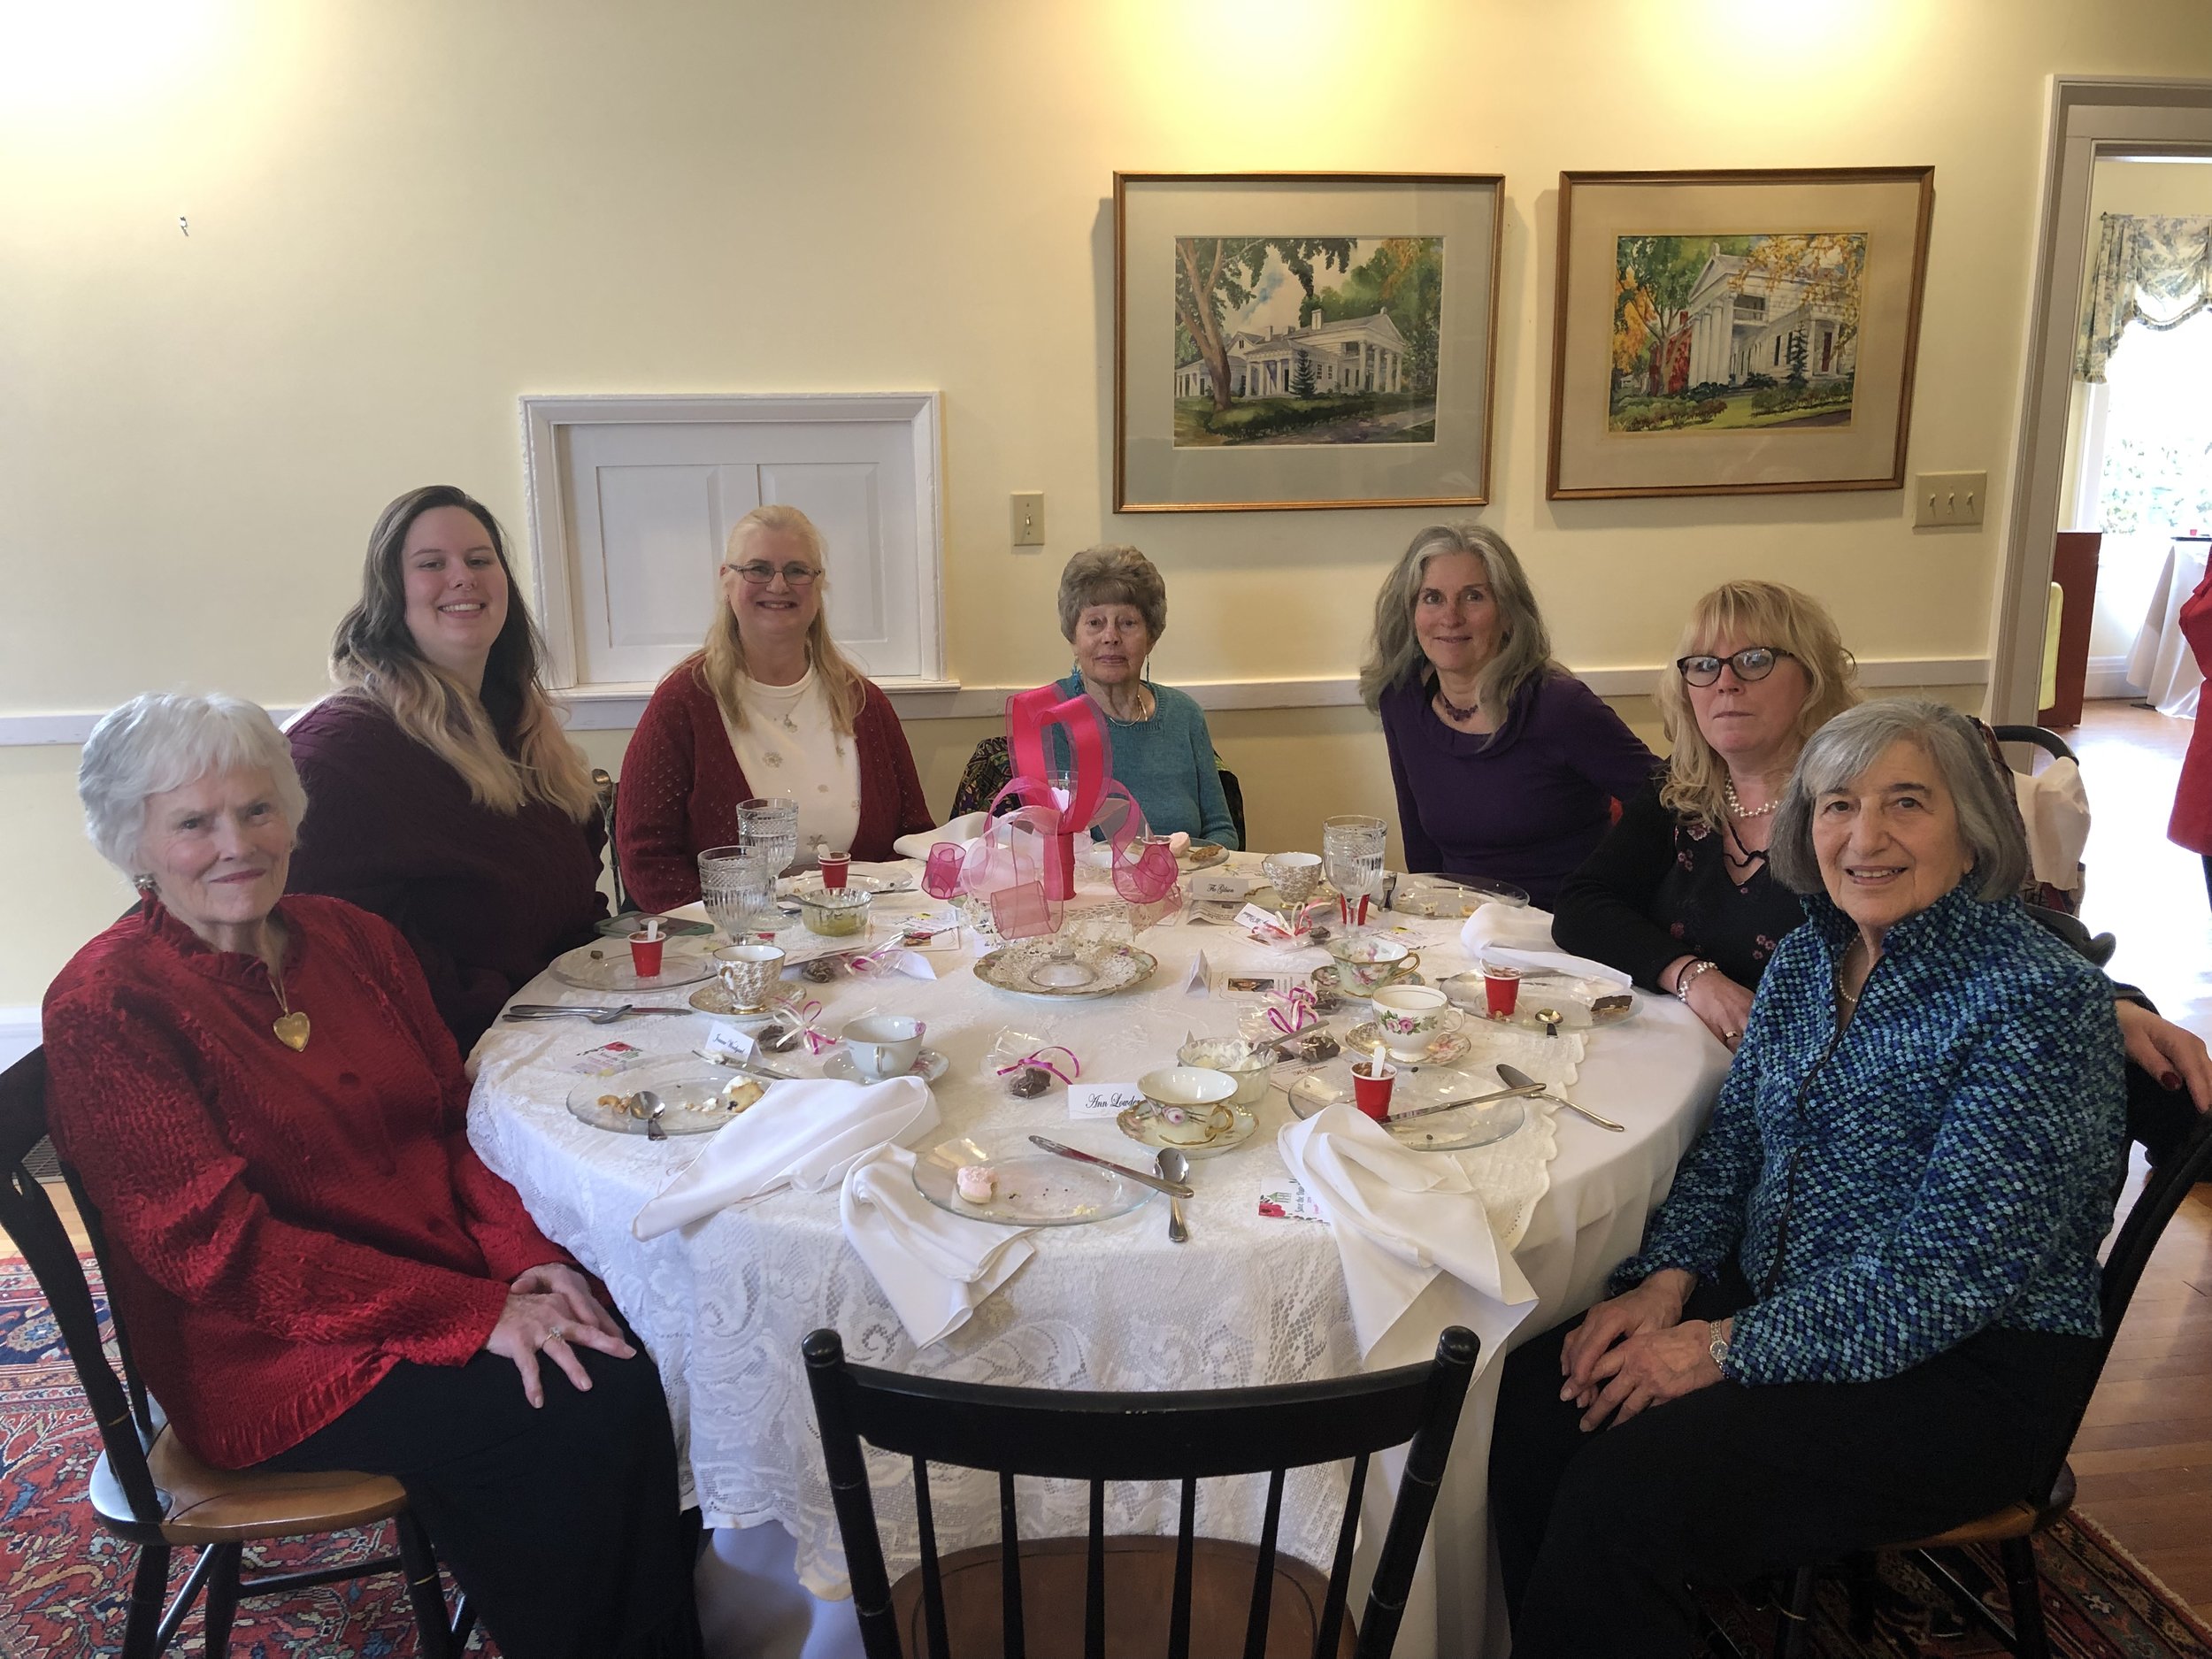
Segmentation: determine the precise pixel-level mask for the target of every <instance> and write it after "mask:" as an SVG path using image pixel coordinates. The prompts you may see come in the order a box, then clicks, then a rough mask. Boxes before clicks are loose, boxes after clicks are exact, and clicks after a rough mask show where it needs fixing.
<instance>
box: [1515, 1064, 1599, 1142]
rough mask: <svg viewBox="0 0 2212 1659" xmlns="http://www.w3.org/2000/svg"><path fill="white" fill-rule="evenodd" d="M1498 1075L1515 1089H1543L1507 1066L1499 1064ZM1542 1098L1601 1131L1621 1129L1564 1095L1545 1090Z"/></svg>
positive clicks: (1534, 1081) (1535, 1081)
mask: <svg viewBox="0 0 2212 1659" xmlns="http://www.w3.org/2000/svg"><path fill="white" fill-rule="evenodd" d="M1498 1075H1499V1076H1500V1077H1502V1078H1503V1079H1505V1080H1506V1081H1507V1082H1509V1083H1510V1084H1512V1085H1513V1087H1515V1088H1543V1087H1544V1086H1543V1085H1542V1084H1540V1083H1539V1082H1538V1081H1537V1080H1536V1079H1534V1078H1532V1077H1531V1076H1530V1075H1529V1074H1528V1073H1527V1072H1525V1071H1517V1070H1516V1069H1515V1068H1514V1067H1512V1066H1509V1065H1504V1064H1501V1065H1500V1066H1499V1067H1498ZM1543 1098H1544V1099H1546V1100H1555V1101H1557V1102H1559V1103H1560V1104H1561V1105H1562V1106H1564V1107H1565V1108H1566V1109H1567V1110H1569V1111H1571V1112H1580V1113H1581V1114H1582V1115H1583V1116H1584V1117H1585V1118H1588V1119H1589V1120H1590V1121H1591V1122H1592V1123H1594V1124H1595V1125H1597V1126H1598V1127H1599V1128H1601V1129H1614V1130H1619V1129H1621V1125H1619V1124H1617V1123H1615V1122H1614V1121H1613V1120H1612V1119H1611V1118H1601V1117H1599V1116H1598V1115H1597V1113H1595V1112H1594V1111H1592V1110H1590V1109H1589V1108H1588V1107H1587V1106H1578V1105H1576V1104H1575V1103H1574V1102H1572V1101H1571V1100H1569V1099H1568V1098H1567V1097H1566V1096H1565V1095H1564V1094H1552V1093H1551V1092H1550V1091H1549V1090H1548V1089H1546V1090H1545V1092H1544V1095H1543Z"/></svg>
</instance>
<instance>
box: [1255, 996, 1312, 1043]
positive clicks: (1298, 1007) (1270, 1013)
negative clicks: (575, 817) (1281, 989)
mask: <svg viewBox="0 0 2212 1659" xmlns="http://www.w3.org/2000/svg"><path fill="white" fill-rule="evenodd" d="M1279 1001H1280V1004H1281V1005H1280V1006H1279V1007H1276V1008H1271V1009H1269V1010H1267V1023H1268V1024H1269V1025H1272V1026H1274V1027H1275V1029H1276V1030H1277V1031H1279V1032H1281V1033H1283V1035H1284V1036H1286V1037H1287V1036H1289V1035H1290V1034H1291V1033H1293V1032H1294V1031H1302V1030H1304V1029H1305V1028H1306V1027H1307V1026H1308V1025H1317V1024H1318V1023H1319V1021H1320V1018H1321V1011H1320V1010H1319V1009H1317V1007H1315V1005H1314V1001H1313V993H1312V992H1311V991H1309V990H1308V989H1306V987H1304V986H1302V985H1301V986H1296V987H1293V988H1292V989H1291V990H1289V991H1288V992H1286V993H1285V994H1284V995H1283V996H1282V997H1281V998H1280V999H1279Z"/></svg>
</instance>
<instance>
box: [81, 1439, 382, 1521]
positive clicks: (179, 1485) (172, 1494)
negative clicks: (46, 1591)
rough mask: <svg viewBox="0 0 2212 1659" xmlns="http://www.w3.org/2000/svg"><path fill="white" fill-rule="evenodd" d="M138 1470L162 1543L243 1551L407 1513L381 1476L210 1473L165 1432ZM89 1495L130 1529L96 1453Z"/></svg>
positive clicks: (126, 1502) (104, 1513) (124, 1506)
mask: <svg viewBox="0 0 2212 1659" xmlns="http://www.w3.org/2000/svg"><path fill="white" fill-rule="evenodd" d="M146 1466H147V1468H148V1469H149V1470H150V1471H151V1472H152V1474H153V1477H154V1485H155V1486H156V1487H157V1489H158V1490H159V1492H160V1494H161V1497H162V1517H163V1518H162V1523H161V1527H160V1533H161V1540H162V1541H163V1542H164V1543H166V1544H181V1545H199V1544H250V1543H253V1542H255V1541H256V1540H260V1539H265V1538H291V1537H296V1536H298V1535H299V1534H301V1533H304V1532H340V1531H342V1530H343V1529H345V1528H347V1527H349V1526H369V1525H374V1524H375V1523H376V1522H378V1521H388V1520H390V1519H391V1518H392V1517H394V1516H396V1515H398V1514H401V1513H402V1512H403V1511H404V1510H405V1509H406V1508H407V1494H406V1491H405V1490H404V1489H403V1487H402V1486H400V1484H399V1482H398V1481H396V1480H394V1479H391V1478H389V1477H388V1476H386V1475H364V1474H357V1473H355V1472H354V1471H351V1470H331V1471H321V1472H317V1471H301V1472H297V1473H276V1472H273V1471H260V1470H251V1469H218V1468H216V1467H215V1466H214V1465H213V1464H211V1463H202V1462H201V1461H200V1460H199V1459H198V1458H197V1457H195V1456H194V1455H192V1454H191V1453H190V1452H189V1451H188V1450H186V1449H185V1445H184V1442H183V1441H182V1440H179V1439H178V1438H177V1436H176V1432H175V1431H174V1430H173V1429H170V1428H167V1427H164V1428H163V1429H162V1430H161V1432H159V1433H157V1434H156V1435H155V1436H154V1443H153V1444H152V1445H151V1446H150V1447H149V1448H147V1451H146ZM91 1495H92V1507H93V1508H94V1509H96V1510H98V1511H99V1514H100V1518H101V1519H102V1520H104V1521H105V1522H107V1523H108V1525H111V1526H113V1527H115V1528H116V1529H117V1530H119V1531H123V1532H128V1531H131V1530H134V1529H135V1527H136V1525H137V1523H136V1521H135V1520H134V1517H133V1516H132V1514H131V1505H130V1499H129V1498H128V1497H127V1495H126V1494H125V1493H124V1491H123V1483H122V1482H121V1481H120V1480H119V1479H116V1476H115V1473H114V1471H113V1470H112V1469H111V1468H110V1467H109V1464H108V1458H107V1454H106V1453H104V1452H103V1453H102V1454H101V1455H100V1461H99V1462H98V1463H96V1465H95V1466H94V1468H93V1471H92V1480H91Z"/></svg>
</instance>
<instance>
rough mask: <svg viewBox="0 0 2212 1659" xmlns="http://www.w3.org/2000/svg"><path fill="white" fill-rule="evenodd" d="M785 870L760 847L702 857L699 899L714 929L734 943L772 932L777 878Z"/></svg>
mask: <svg viewBox="0 0 2212 1659" xmlns="http://www.w3.org/2000/svg"><path fill="white" fill-rule="evenodd" d="M782 868H783V866H782V864H780V863H779V862H777V861H776V856H775V854H774V853H773V852H772V851H766V850H764V849H761V848H759V847H710V848H708V849H707V850H706V851H704V852H703V853H701V854H700V855H699V897H700V900H701V902H703V903H704V904H705V905H706V907H707V914H708V915H709V916H710V917H712V918H714V925H715V926H717V927H719V928H720V929H721V930H722V931H723V932H724V933H727V934H728V935H729V936H730V938H731V939H732V940H733V941H734V940H736V939H738V938H740V937H741V936H742V935H743V934H745V933H752V932H756V931H767V932H773V931H774V929H775V927H776V926H777V918H776V917H775V916H774V915H773V913H772V907H773V906H774V903H775V892H776V876H777V874H778V872H780V871H781V870H782Z"/></svg>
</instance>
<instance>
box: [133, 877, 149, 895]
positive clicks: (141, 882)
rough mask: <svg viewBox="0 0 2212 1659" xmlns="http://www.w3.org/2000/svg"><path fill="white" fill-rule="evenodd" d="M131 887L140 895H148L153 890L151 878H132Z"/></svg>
mask: <svg viewBox="0 0 2212 1659" xmlns="http://www.w3.org/2000/svg"><path fill="white" fill-rule="evenodd" d="M131 885H132V886H133V887H136V888H137V889H138V890H139V891H140V892H141V893H142V894H148V895H150V894H151V893H152V892H153V890H154V879H153V878H152V877H151V876H133V877H132V878H131Z"/></svg>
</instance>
